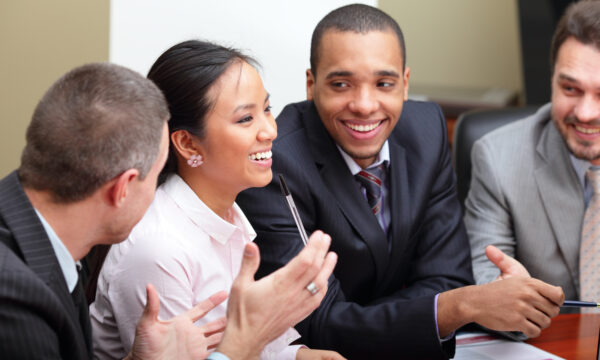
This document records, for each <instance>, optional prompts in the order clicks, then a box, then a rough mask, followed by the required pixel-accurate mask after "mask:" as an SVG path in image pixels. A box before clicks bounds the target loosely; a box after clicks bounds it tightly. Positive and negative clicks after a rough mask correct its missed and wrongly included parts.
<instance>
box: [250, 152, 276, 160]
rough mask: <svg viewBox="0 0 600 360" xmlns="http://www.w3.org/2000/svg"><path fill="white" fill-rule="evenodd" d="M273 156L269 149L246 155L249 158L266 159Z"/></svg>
mask: <svg viewBox="0 0 600 360" xmlns="http://www.w3.org/2000/svg"><path fill="white" fill-rule="evenodd" d="M272 156H273V153H272V152H271V150H269V151H264V152H257V153H254V154H251V155H249V156H248V158H249V159H250V160H259V161H260V160H268V159H270V158H271V157H272Z"/></svg>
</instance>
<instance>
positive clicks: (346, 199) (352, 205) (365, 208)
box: [303, 105, 389, 283]
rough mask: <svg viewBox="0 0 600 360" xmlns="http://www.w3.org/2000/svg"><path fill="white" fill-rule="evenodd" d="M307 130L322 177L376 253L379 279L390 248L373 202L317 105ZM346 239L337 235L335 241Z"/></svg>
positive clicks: (306, 116)
mask: <svg viewBox="0 0 600 360" xmlns="http://www.w3.org/2000/svg"><path fill="white" fill-rule="evenodd" d="M303 120H304V124H305V126H306V131H307V133H308V134H310V136H309V137H308V138H309V139H310V140H309V141H310V143H311V144H310V145H311V151H312V152H313V158H314V159H316V163H317V164H316V165H317V168H318V169H319V171H320V175H321V179H322V180H323V182H324V183H325V186H327V189H328V190H329V191H330V192H331V194H332V195H333V197H334V198H335V199H336V201H337V206H338V207H339V209H340V211H341V212H342V213H343V214H344V216H345V217H346V218H347V219H348V222H349V223H350V224H351V225H352V227H353V228H354V229H355V231H356V232H357V233H358V235H359V236H360V237H361V238H362V240H363V241H364V242H365V243H366V244H367V245H368V246H369V249H370V250H371V253H372V255H373V258H374V261H375V266H376V273H377V282H378V283H379V282H380V281H381V279H382V278H383V276H384V275H385V269H387V267H388V262H389V251H388V244H387V238H386V235H385V234H384V233H383V230H382V229H381V227H380V226H379V223H378V222H377V219H376V218H375V217H374V216H373V213H372V212H371V208H370V207H369V204H368V203H367V201H366V200H365V198H364V196H363V194H362V193H361V190H360V186H359V185H358V184H357V183H356V181H354V177H353V176H352V174H351V173H350V170H349V169H348V167H347V166H346V163H345V162H344V159H343V158H342V156H341V155H340V153H339V151H338V149H337V147H336V146H335V142H334V141H333V139H332V138H331V136H330V135H329V133H328V132H327V130H326V129H325V127H324V126H323V124H322V123H321V119H320V118H319V115H318V113H317V111H316V108H315V107H314V105H312V106H310V107H309V109H308V110H307V111H306V112H305V113H304V114H303ZM336 240H337V241H343V239H333V241H334V242H335V241H336Z"/></svg>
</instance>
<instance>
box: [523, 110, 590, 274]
mask: <svg viewBox="0 0 600 360" xmlns="http://www.w3.org/2000/svg"><path fill="white" fill-rule="evenodd" d="M536 150H537V156H539V157H540V158H541V159H542V161H541V162H540V163H541V165H540V166H539V167H537V168H536V169H535V173H534V176H535V181H536V183H537V185H538V189H539V193H540V197H541V199H542V202H543V205H544V209H545V211H546V214H547V215H548V218H549V221H550V224H551V226H552V229H553V231H554V234H555V236H556V241H557V242H558V246H559V248H560V250H561V252H562V253H563V256H564V258H565V262H566V264H567V266H568V268H569V270H570V273H571V277H572V278H573V282H574V283H575V284H579V279H578V276H577V274H579V268H578V267H579V265H578V264H577V262H576V261H569V259H578V258H579V238H580V236H581V235H580V233H581V221H582V219H583V213H584V206H585V205H584V204H585V203H584V199H583V190H582V189H581V185H580V182H579V180H578V179H577V175H576V174H575V171H574V170H573V167H572V166H571V160H570V159H569V152H568V149H567V147H566V145H565V143H564V140H563V138H562V136H561V135H560V133H559V132H558V131H557V130H556V128H555V126H554V124H553V123H552V122H551V121H550V122H549V123H548V124H547V125H546V127H545V129H544V130H543V133H542V137H541V138H540V141H539V143H538V145H537V147H536ZM524 176H527V175H526V174H524ZM557 189H560V191H557ZM540 240H544V239H540ZM547 240H549V239H547Z"/></svg>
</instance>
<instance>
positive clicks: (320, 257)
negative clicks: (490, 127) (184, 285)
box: [0, 64, 335, 359]
mask: <svg viewBox="0 0 600 360" xmlns="http://www.w3.org/2000/svg"><path fill="white" fill-rule="evenodd" d="M168 118H169V110H168V108H167V103H166V101H165V99H164V96H163V95H162V93H161V92H160V90H159V89H158V88H157V87H156V86H155V85H154V84H153V83H152V82H151V81H150V80H148V79H145V78H143V77H142V76H141V75H139V74H137V73H135V72H133V71H131V70H128V69H125V68H123V67H120V66H117V65H110V64H90V65H85V66H82V67H79V68H76V69H74V70H72V71H70V72H69V73H67V74H65V75H64V76H63V77H61V78H60V79H59V80H58V81H56V82H55V83H54V85H52V87H50V89H49V90H48V91H47V92H46V94H45V95H44V97H43V98H42V100H41V101H40V103H39V104H38V106H37V107H36V110H35V112H34V114H33V117H32V121H31V124H30V125H29V128H28V129H27V145H26V147H25V149H24V151H23V155H22V158H21V166H20V167H19V169H18V170H17V171H15V172H13V173H11V174H9V175H8V176H6V177H5V178H4V179H2V180H0V354H1V357H2V358H7V359H42V358H43V359H58V358H61V359H87V358H92V357H93V350H92V347H91V330H90V322H89V317H88V310H87V304H86V303H85V299H84V298H83V292H82V286H81V279H80V278H79V276H78V270H77V266H78V264H77V263H78V261H79V260H80V259H82V258H83V257H84V256H85V255H86V254H87V253H88V251H89V250H90V248H91V247H92V246H94V245H97V244H111V243H116V242H120V241H122V240H124V239H125V238H126V237H127V236H128V234H129V232H130V231H131V229H132V228H133V226H134V225H135V224H136V223H137V222H138V221H139V219H140V218H141V217H142V215H143V214H144V212H145V211H146V209H147V207H148V206H149V205H150V203H151V201H152V199H153V197H154V190H155V187H156V180H157V177H158V174H159V172H160V170H161V169H162V167H163V165H164V163H165V160H166V158H167V152H168V144H169V139H168V130H167V120H168ZM328 247H329V237H328V236H326V235H324V234H323V233H321V232H318V233H316V234H313V236H311V242H309V244H308V246H307V247H306V248H305V249H304V250H303V251H302V253H301V254H299V255H298V257H296V258H295V259H293V260H292V261H291V262H290V263H289V264H288V265H287V266H285V268H283V269H282V270H283V271H280V272H279V273H278V274H276V275H275V276H270V277H269V278H265V279H266V280H264V279H261V280H260V281H254V273H255V272H256V270H257V268H258V265H259V255H258V248H257V247H256V245H254V244H248V245H247V246H246V248H245V252H244V258H243V261H242V266H241V270H240V274H239V276H238V277H237V278H236V280H235V281H234V285H233V288H232V291H231V296H230V300H229V305H228V317H229V322H228V325H227V329H226V330H225V333H224V334H223V333H222V332H223V328H224V326H225V322H224V319H220V320H216V321H214V322H211V323H208V324H205V325H204V326H202V327H196V326H194V324H193V323H194V322H195V321H196V320H198V319H199V318H200V317H202V316H203V315H204V314H205V313H206V312H208V311H209V310H211V309H212V308H213V307H214V306H216V305H218V304H219V303H220V302H222V301H223V300H224V299H225V297H226V296H227V295H226V293H225V292H220V293H217V294H215V295H213V296H211V297H210V298H209V299H207V300H205V301H203V302H201V303H199V304H197V305H196V306H195V307H194V308H192V309H191V310H189V311H188V312H186V313H185V314H182V315H180V316H177V317H175V318H173V319H171V320H168V321H160V320H158V312H159V306H160V304H159V300H158V295H157V293H156V290H154V288H153V287H152V285H148V287H147V302H146V308H145V310H144V313H143V315H142V317H141V319H140V321H139V322H138V326H137V329H136V338H135V341H134V344H133V349H132V352H131V353H130V354H129V356H128V358H136V359H154V358H161V359H167V358H173V359H187V358H205V357H206V356H207V355H208V349H209V348H211V347H215V346H216V345H217V344H218V343H219V341H220V340H221V338H223V340H222V341H221V343H220V344H219V347H218V350H219V351H220V352H221V354H226V355H228V356H230V357H232V358H236V359H238V358H239V359H246V358H253V357H258V354H259V353H260V350H261V349H262V347H263V346H264V345H265V344H266V343H268V342H269V341H270V340H272V339H274V338H276V337H277V336H279V335H280V334H281V333H283V332H284V331H285V329H287V328H289V327H290V326H291V325H292V324H295V323H297V322H298V321H300V320H301V319H303V318H304V317H306V316H307V315H308V314H309V313H310V312H311V311H312V310H314V309H315V308H316V307H317V306H318V305H319V303H320V302H321V299H322V298H323V297H324V295H325V292H326V291H327V278H328V277H329V275H330V274H331V272H332V271H333V266H334V265H335V255H333V254H331V255H329V256H327V257H326V254H327V249H328ZM307 283H311V284H313V286H315V287H316V288H317V291H314V292H309V291H307V290H306V284H307ZM210 356H211V357H213V356H217V355H215V354H214V353H213V354H211V355H210ZM220 358H223V357H222V355H221V357H220Z"/></svg>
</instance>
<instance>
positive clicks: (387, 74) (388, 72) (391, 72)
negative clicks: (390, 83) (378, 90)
mask: <svg viewBox="0 0 600 360" xmlns="http://www.w3.org/2000/svg"><path fill="white" fill-rule="evenodd" d="M375 75H376V76H385V77H394V78H399V77H400V74H398V72H396V71H394V70H379V71H376V72H375Z"/></svg>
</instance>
